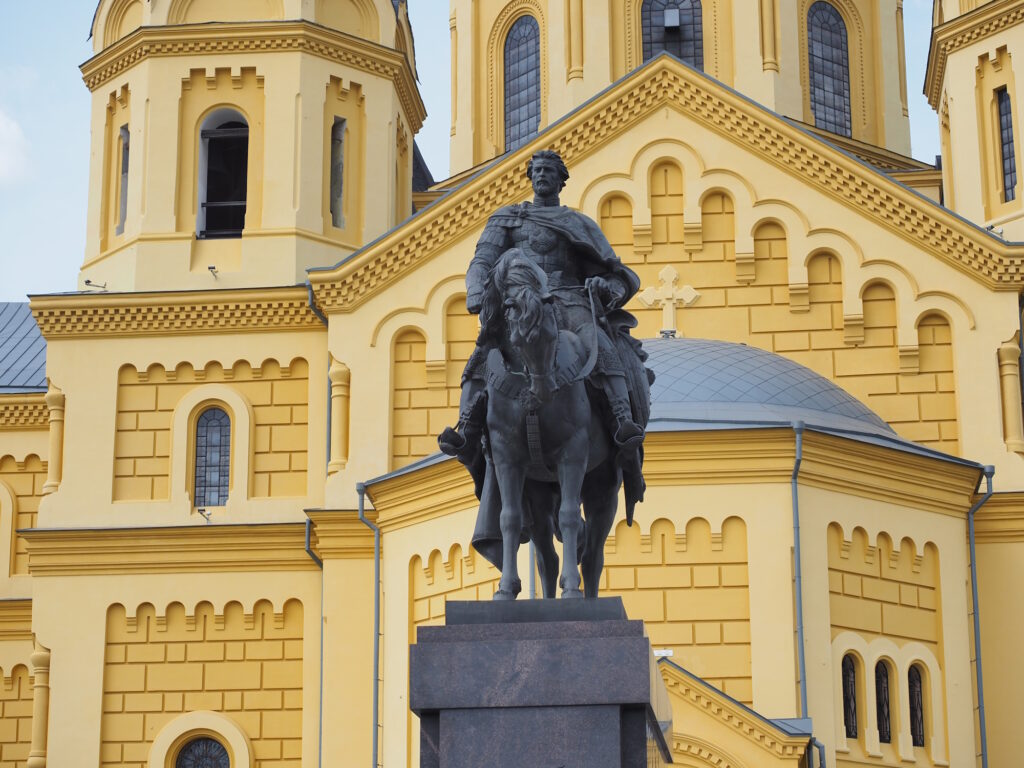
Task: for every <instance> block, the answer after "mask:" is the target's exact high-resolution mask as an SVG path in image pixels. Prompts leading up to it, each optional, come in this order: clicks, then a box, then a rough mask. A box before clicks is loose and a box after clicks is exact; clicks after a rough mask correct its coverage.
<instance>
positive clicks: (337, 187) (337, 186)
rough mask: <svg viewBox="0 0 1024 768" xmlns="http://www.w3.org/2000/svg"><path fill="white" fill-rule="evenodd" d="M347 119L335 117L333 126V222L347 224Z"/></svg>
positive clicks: (336, 225) (342, 225)
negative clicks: (345, 182) (345, 176)
mask: <svg viewBox="0 0 1024 768" xmlns="http://www.w3.org/2000/svg"><path fill="white" fill-rule="evenodd" d="M344 173H345V121H344V120H343V119H342V118H340V117H336V118H334V125H333V126H332V127H331V224H332V225H333V226H335V227H339V228H340V227H344V226H345V209H344V196H343V195H344V192H345V185H344Z"/></svg>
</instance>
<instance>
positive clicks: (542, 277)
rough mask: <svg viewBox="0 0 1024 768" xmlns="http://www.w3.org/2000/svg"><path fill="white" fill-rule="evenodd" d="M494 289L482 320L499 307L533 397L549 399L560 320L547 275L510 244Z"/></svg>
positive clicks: (494, 279)
mask: <svg viewBox="0 0 1024 768" xmlns="http://www.w3.org/2000/svg"><path fill="white" fill-rule="evenodd" d="M491 289H492V290H491V291H490V296H489V298H488V299H485V304H488V305H489V306H486V307H485V309H486V310H487V317H485V316H484V314H485V313H484V311H483V310H482V311H481V322H493V320H494V319H496V316H497V315H498V314H499V310H498V308H499V307H500V315H501V317H502V320H503V323H502V324H503V326H504V331H505V339H504V340H505V341H506V342H507V348H509V349H511V350H512V351H513V352H514V353H515V355H516V356H517V357H518V358H519V362H521V363H522V366H523V368H525V369H526V372H527V373H528V374H529V376H530V391H531V392H532V393H533V395H534V397H535V398H536V399H537V400H538V401H540V402H542V403H543V402H547V401H548V400H550V399H551V396H552V395H553V394H554V391H555V389H556V385H555V358H556V354H557V348H558V324H557V322H556V320H555V313H554V308H553V305H552V297H551V294H550V293H549V292H548V278H547V275H546V274H544V271H543V270H542V269H541V268H540V267H538V266H537V264H536V263H535V262H534V261H533V260H532V259H530V258H529V257H528V256H527V255H526V254H525V253H524V252H523V251H522V250H520V249H519V248H511V249H509V250H508V251H506V252H505V253H504V254H503V255H502V257H501V259H499V260H498V263H497V265H496V266H495V268H494V270H493V272H492V273H491Z"/></svg>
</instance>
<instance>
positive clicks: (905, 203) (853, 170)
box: [309, 57, 1024, 313]
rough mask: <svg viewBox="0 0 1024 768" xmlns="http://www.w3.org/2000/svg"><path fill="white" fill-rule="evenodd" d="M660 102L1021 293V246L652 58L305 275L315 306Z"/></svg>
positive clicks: (387, 268)
mask: <svg viewBox="0 0 1024 768" xmlns="http://www.w3.org/2000/svg"><path fill="white" fill-rule="evenodd" d="M666 106H668V107H672V108H674V109H677V110H679V111H680V112H682V113H683V114H685V115H687V116H688V117H690V118H692V119H693V120H695V121H697V122H698V123H700V124H701V125H703V126H704V127H705V128H707V129H708V130H711V131H714V132H716V133H718V134H719V135H720V136H722V137H723V138H724V139H726V140H728V141H730V142H732V143H734V144H735V145H737V146H739V147H741V148H742V149H743V150H745V151H750V150H751V149H753V150H754V151H756V152H758V153H759V154H760V155H761V156H762V157H763V158H764V159H765V160H767V161H769V162H771V163H773V164H775V165H776V166H778V167H779V168H780V169H782V170H783V171H785V172H787V173H789V174H792V175H794V176H796V177H798V178H799V179H800V180H801V181H802V182H803V183H806V184H811V185H813V186H815V187H816V188H817V190H818V191H819V192H820V193H821V194H822V195H824V196H826V197H829V198H832V199H834V200H837V201H838V202H840V203H841V204H843V205H845V206H847V207H849V208H850V209H852V210H854V211H856V212H858V213H860V214H861V215H866V216H869V217H871V218H873V219H874V220H875V221H876V222H877V223H878V224H879V225H880V226H883V227H885V228H886V229H888V230H890V231H891V232H893V233H895V234H897V235H898V236H900V237H902V238H904V239H905V240H907V241H908V242H910V243H912V244H913V245H914V247H916V248H921V249H923V250H926V251H928V252H930V253H932V254H933V255H935V256H936V257H937V258H938V259H939V260H941V261H943V262H945V263H947V264H949V265H950V266H953V267H955V268H957V269H959V270H960V271H962V272H964V273H966V274H968V275H970V276H971V277H973V278H974V279H976V280H978V281H979V282H981V283H983V284H984V285H986V286H987V287H989V288H990V289H993V290H1015V291H1016V290H1019V288H1020V286H1021V284H1022V283H1024V249H1022V248H1020V247H1019V246H1013V245H1008V244H1006V243H1002V242H997V241H996V240H995V238H994V237H992V236H991V235H988V234H986V233H984V232H982V231H981V230H979V229H978V228H977V227H974V226H973V225H971V224H969V223H968V222H965V221H963V220H962V219H959V218H958V217H956V216H954V215H953V214H952V213H950V212H948V211H946V210H944V209H942V208H940V207H939V206H937V205H934V204H932V203H930V202H929V201H926V200H924V199H923V198H922V197H921V196H919V195H918V194H916V193H915V192H913V191H911V190H909V189H907V188H905V187H904V186H903V185H901V184H899V183H897V182H895V181H893V180H892V179H890V178H888V177H886V176H884V175H882V174H879V173H877V172H874V171H872V170H871V169H870V168H868V167H867V166H865V165H864V164H862V163H859V162H857V161H856V160H853V159H852V158H850V157H848V156H846V155H845V154H843V153H842V152H841V151H839V150H836V149H834V148H833V147H831V146H829V145H828V144H826V143H824V142H820V141H816V140H815V139H813V138H812V137H810V136H809V135H808V134H807V132H806V131H803V130H801V129H800V128H798V127H796V126H794V125H791V124H790V123H788V122H786V121H784V120H782V119H781V118H779V117H777V116H775V115H773V114H771V113H769V112H767V111H765V110H763V109H761V108H759V107H757V106H756V105H753V104H752V103H751V102H749V101H748V100H746V99H744V98H743V97H741V96H739V95H738V94H735V93H732V92H730V91H728V90H727V89H725V88H724V87H722V86H720V85H718V84H716V83H715V82H714V81H712V80H710V79H708V78H706V77H704V76H702V75H700V74H698V73H696V72H694V71H691V70H689V69H688V68H686V67H684V66H682V65H681V64H679V63H677V62H675V61H673V60H672V59H670V58H668V57H659V58H657V59H655V60H654V61H652V62H651V63H649V64H647V65H646V66H645V67H643V68H641V69H640V70H638V71H637V72H636V73H634V74H633V75H632V76H630V77H629V78H627V79H626V80H625V81H623V82H621V83H619V84H617V85H615V86H613V87H612V88H610V89H609V90H607V91H606V92H605V93H603V94H601V95H599V96H597V97H595V98H594V99H593V100H592V101H591V102H590V103H589V104H588V105H586V106H584V107H583V108H581V109H580V110H579V111H577V112H575V113H573V114H572V115H570V116H568V117H566V118H565V119H563V120H562V121H560V122H559V123H556V124H554V125H553V126H551V127H550V128H548V129H547V130H545V131H544V132H543V133H541V134H540V135H539V136H538V137H537V138H536V139H534V140H533V141H532V142H530V143H529V144H526V145H524V146H523V147H522V148H520V149H519V150H518V151H516V152H513V153H509V154H508V155H506V156H504V157H503V158H501V159H499V160H497V161H496V162H495V163H493V164H492V165H490V166H489V167H487V168H485V169H484V170H482V171H480V172H479V173H478V174H477V175H476V176H475V177H474V178H472V179H471V180H469V181H468V182H466V183H465V184H464V185H463V186H461V187H460V188H458V189H456V190H454V191H453V192H451V193H450V194H449V195H447V196H446V197H445V198H444V199H442V200H439V201H438V202H437V203H435V204H434V205H432V206H431V207H430V208H428V209H427V210H425V211H424V212H423V213H422V214H420V215H417V216H414V217H413V218H412V219H410V220H409V221H408V222H407V223H406V224H404V225H403V226H400V227H397V228H396V229H394V230H392V232H390V233H389V234H387V235H386V236H385V237H383V238H381V239H380V240H379V241H377V242H376V243H374V244H372V245H371V246H368V247H367V248H365V249H364V250H362V251H359V252H357V253H356V254H354V255H353V256H351V257H349V258H348V259H346V260H345V261H343V262H342V263H340V264H338V265H337V266H335V267H334V268H333V269H325V270H319V269H318V270H312V271H310V273H309V277H310V281H311V282H312V284H313V286H314V290H315V291H316V298H317V303H318V304H319V305H320V307H321V308H323V309H324V310H325V311H327V312H329V313H342V312H351V311H353V310H354V309H356V308H357V307H358V306H360V305H361V304H362V303H364V302H365V301H367V300H368V299H369V298H370V297H371V296H372V295H374V294H375V293H376V292H378V291H380V290H382V289H384V288H385V287H387V286H388V285H390V284H391V283H393V282H395V281H396V280H398V279H399V278H400V277H403V276H405V275H407V274H408V272H409V271H410V270H412V269H414V268H415V267H416V266H418V264H420V263H422V262H424V261H426V260H428V259H430V258H431V257H432V256H433V255H434V254H436V253H438V252H439V251H441V250H443V249H444V248H446V247H447V246H448V244H449V243H451V242H452V241H453V240H454V239H456V238H458V237H461V236H463V235H464V234H465V232H466V231H467V230H469V229H471V228H473V227H474V226H477V225H480V224H482V223H483V222H484V221H485V220H486V219H487V216H488V215H489V214H490V213H491V212H493V211H494V210H495V209H496V208H498V207H500V206H502V205H507V204H509V203H511V202H515V201H516V200H519V199H525V198H526V196H527V194H528V192H529V181H528V179H526V177H525V175H524V174H523V168H524V167H525V164H526V160H527V158H529V156H530V155H531V154H532V153H533V152H535V151H536V150H538V149H541V148H551V149H554V150H556V151H557V152H559V153H560V154H561V156H562V158H563V159H564V160H565V161H566V163H567V164H568V165H569V166H570V167H572V165H573V164H574V163H575V162H578V161H579V160H580V159H582V158H583V157H585V156H587V155H589V154H590V153H592V152H594V151H597V150H598V149H599V148H600V147H601V146H602V145H603V144H605V143H606V142H607V141H608V140H609V139H611V138H612V137H613V136H615V135H617V134H619V133H621V132H623V131H624V130H626V129H627V128H628V126H629V125H630V124H631V123H634V122H636V121H637V120H639V119H641V118H643V117H645V116H647V115H649V114H651V113H652V112H655V111H657V110H658V109H662V108H664V107H666Z"/></svg>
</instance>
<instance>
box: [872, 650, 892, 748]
mask: <svg viewBox="0 0 1024 768" xmlns="http://www.w3.org/2000/svg"><path fill="white" fill-rule="evenodd" d="M875 714H876V716H877V720H878V740H879V741H880V742H881V743H882V744H891V743H892V724H891V718H890V714H889V667H888V665H886V663H885V662H884V661H880V662H878V663H877V664H876V665H875Z"/></svg>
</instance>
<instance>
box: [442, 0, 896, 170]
mask: <svg viewBox="0 0 1024 768" xmlns="http://www.w3.org/2000/svg"><path fill="white" fill-rule="evenodd" d="M449 24H450V28H451V50H452V73H451V77H452V127H451V136H452V140H451V172H452V173H453V174H455V173H458V172H460V171H462V170H465V169H466V168H470V167H472V166H474V165H477V164H479V163H482V162H485V161H487V160H489V159H491V158H493V157H496V156H497V155H500V154H502V153H504V152H506V151H508V150H510V149H516V148H518V147H519V146H520V145H521V144H523V143H525V141H526V140H528V139H529V138H530V137H532V136H533V135H535V134H536V133H537V132H538V131H539V130H541V129H543V128H544V127H546V126H547V125H549V124H550V123H552V122H554V121H556V120H558V119H560V118H561V117H562V116H564V115H566V114H568V113H569V112H571V111H572V110H573V109H575V108H576V107H578V106H580V105H581V104H583V103H584V102H585V101H586V100H587V99H589V98H591V97H592V96H594V95H595V94H597V93H598V92H600V91H601V90H602V89H604V88H606V87H608V86H609V85H610V84H611V83H613V82H615V81H617V80H619V79H620V78H622V77H625V76H626V75H628V74H629V73H630V72H632V71H634V70H635V69H636V68H637V67H640V66H641V65H643V64H644V62H646V61H648V60H650V59H652V58H653V57H655V56H657V55H659V54H661V53H662V52H667V53H669V54H671V55H673V56H676V57H677V58H679V59H681V60H682V61H684V62H686V63H687V64H689V65H690V66H692V67H695V68H696V69H700V70H702V71H703V72H705V73H706V74H708V75H710V76H711V77H713V78H715V79H716V80H719V81H720V82H722V83H724V84H725V85H727V86H729V87H730V88H734V89H736V90H737V91H739V92H741V93H743V94H744V95H746V96H748V97H750V98H751V99H753V100H755V101H757V102H758V103H760V104H762V105H764V106H766V107H768V108H769V109H772V110H774V111H776V112H779V113H780V114H783V115H786V116H787V117H791V118H793V119H795V120H799V121H801V122H804V123H806V124H807V125H809V126H811V127H813V128H815V129H818V130H820V131H823V132H824V133H826V134H828V137H829V138H830V139H832V140H835V141H838V142H839V143H840V144H845V145H847V147H848V148H850V149H852V150H853V151H855V152H856V151H857V150H858V149H863V148H871V147H877V148H882V149H884V150H887V151H890V152H896V153H898V154H902V155H909V154H910V121H909V117H908V115H909V112H908V110H907V75H906V63H905V58H906V57H905V53H904V47H903V0H790V1H787V2H782V3H780V2H779V0H624V1H623V2H619V3H589V2H584V0H451V4H450V18H449Z"/></svg>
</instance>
